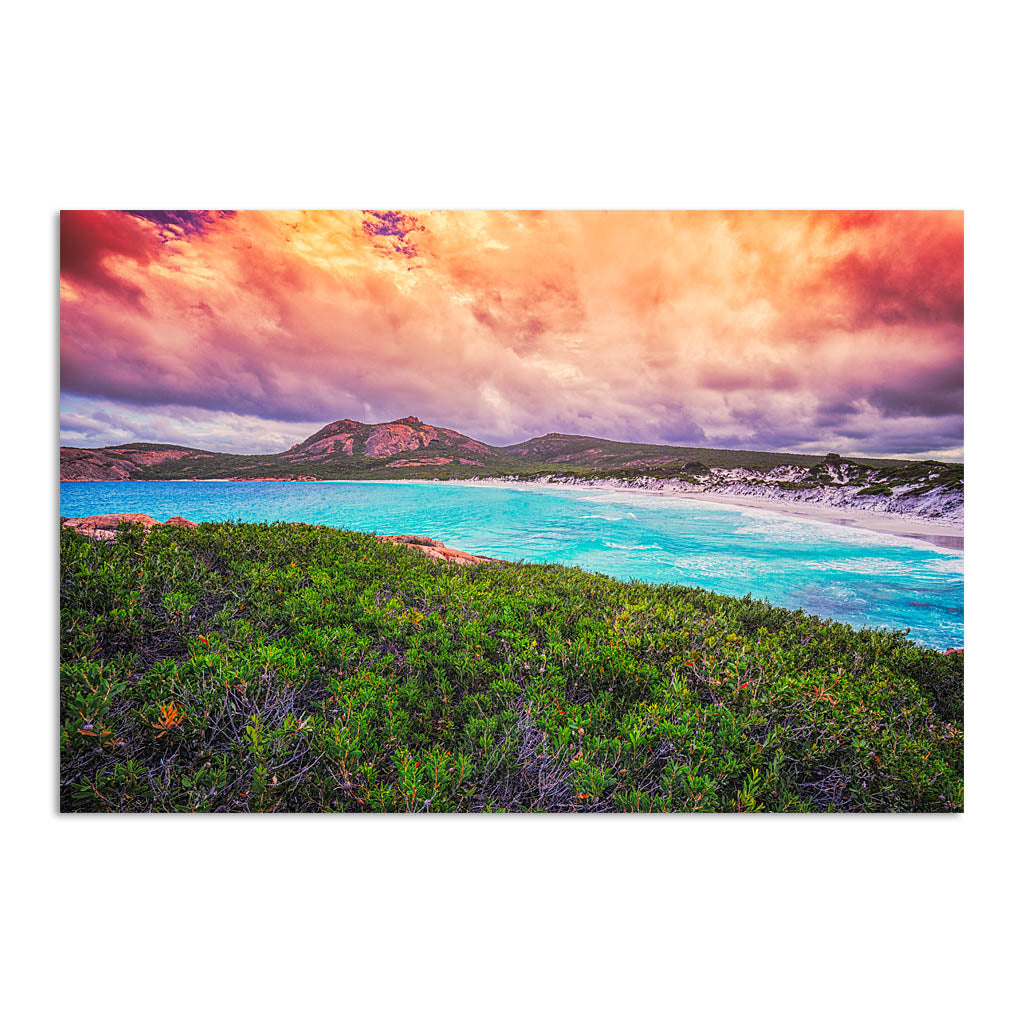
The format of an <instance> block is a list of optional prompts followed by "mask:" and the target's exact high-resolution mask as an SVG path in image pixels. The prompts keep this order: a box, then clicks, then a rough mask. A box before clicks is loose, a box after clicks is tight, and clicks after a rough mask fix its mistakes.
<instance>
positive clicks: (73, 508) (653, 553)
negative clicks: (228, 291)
mask: <svg viewBox="0 0 1024 1024" xmlns="http://www.w3.org/2000/svg"><path fill="white" fill-rule="evenodd" d="M60 502H61V515H62V516H85V515H98V514H100V513H104V512H145V513H148V514H149V515H151V516H155V517H156V518H158V519H167V518H168V517H169V516H172V515H181V516H184V517H185V518H186V519H192V520H194V521H196V522H204V521H217V520H225V519H238V520H244V521H247V522H263V521H269V522H273V521H275V520H280V521H284V522H306V523H321V524H324V525H326V526H340V527H345V528H347V529H351V530H363V531H367V532H377V533H414V534H419V535H421V536H422V535H426V536H430V537H435V538H437V539H438V540H442V541H444V542H445V543H446V544H448V545H449V546H450V547H455V548H461V549H462V550H464V551H471V552H473V553H475V554H482V555H493V556H495V557H498V558H508V559H523V560H525V561H531V562H562V563H564V564H566V565H577V566H580V567H582V568H584V569H591V570H594V571H596V572H603V573H607V574H608V575H610V576H616V577H619V578H620V579H637V580H643V581H644V582H647V583H679V584H686V585H690V586H700V587H707V588H708V589H710V590H715V591H717V592H718V593H721V594H729V595H732V596H737V597H739V596H742V595H744V594H747V593H750V594H752V595H753V596H754V597H759V598H765V599H766V600H769V601H771V602H772V603H774V604H777V605H782V606H784V607H786V608H803V609H804V610H805V611H807V612H811V613H812V614H815V615H821V616H824V617H827V618H833V619H837V620H839V621H841V622H848V623H851V624H852V625H855V626H874V627H879V628H900V629H902V628H909V629H910V635H911V637H912V638H913V639H915V640H917V641H918V642H919V643H922V644H927V645H928V646H932V647H939V648H946V647H961V646H963V598H964V582H963V556H962V555H961V554H960V553H958V552H951V551H943V550H937V549H935V548H933V547H931V546H929V545H927V544H924V543H922V542H920V541H915V540H910V539H906V538H900V537H893V536H889V535H887V534H880V533H873V532H871V531H868V530H860V529H855V528H851V527H847V526H840V525H834V524H831V523H821V522H817V521H815V520H812V519H807V518H804V517H795V516H786V515H783V514H781V513H777V512H767V511H762V510H760V509H744V508H729V507H726V506H722V505H714V504H711V503H709V502H708V503H703V502H698V501H689V500H686V499H684V498H672V497H666V496H663V495H659V494H644V493H632V492H620V491H603V490H590V489H587V490H582V489H581V490H579V491H574V490H570V489H557V488H546V487H531V486H518V487H517V486H514V485H513V486H508V487H495V486H473V485H467V484H440V483H426V482H419V481H417V482H408V483H406V482H402V483H380V482H367V483H308V484H307V483H292V482H286V483H283V482H254V483H245V482H227V481H223V482H222V481H195V482H192V481H187V482H186V481H182V482H173V483H164V482H143V481H135V482H121V483H64V484H61V485H60Z"/></svg>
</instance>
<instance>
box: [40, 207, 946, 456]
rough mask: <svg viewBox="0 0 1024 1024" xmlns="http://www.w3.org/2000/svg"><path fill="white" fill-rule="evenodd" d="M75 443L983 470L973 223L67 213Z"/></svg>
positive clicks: (884, 216) (575, 215)
mask: <svg viewBox="0 0 1024 1024" xmlns="http://www.w3.org/2000/svg"><path fill="white" fill-rule="evenodd" d="M60 227H61V232H60V234H61V251H60V262H61V277H60V295H61V314H60V319H61V340H60V349H61V351H60V357H61V358H60V367H61V422H60V433H61V443H62V444H66V445H78V446H85V447H96V446H99V445H106V444H115V443H120V442H125V441H170V442H176V443H180V444H190V445H196V446H198V447H202V448H209V449H214V450H219V451H232V452H272V451H281V450H283V449H285V448H287V447H289V446H290V445H292V444H294V443H295V442H297V441H299V440H301V439H302V438H304V437H306V436H308V435H309V434H311V433H313V432H314V431H316V430H317V429H319V428H320V427H321V426H323V424H324V423H326V422H328V421H330V420H335V419H341V418H346V417H348V418H352V419H358V420H363V421H366V422H381V421H385V420H390V419H394V418H398V417H402V416H407V415H415V416H419V417H420V418H421V419H422V420H424V421H426V422H428V423H432V424H435V425H438V426H446V427H451V428H453V429H456V430H459V431H462V432H463V433H466V434H469V435H471V436H473V437H476V438H479V439H480V440H483V441H487V442H489V443H491V444H511V443H513V442H516V441H521V440H525V439H526V438H528V437H531V436H535V435H537V434H543V433H547V432H548V431H561V432H566V433H580V434H593V435H597V436H599V437H607V438H614V439H622V440H637V441H650V442H664V443H669V444H685V445H701V446H710V447H723V448H754V449H769V450H782V451H797V452H802V451H808V452H825V451H839V452H842V453H844V454H851V455H910V456H913V457H922V458H926V457H937V458H950V459H961V458H962V452H963V215H962V214H961V213H959V212H879V213H858V212H836V213H787V212H752V213H751V212H743V213H721V212H712V211H706V212H704V211H701V212H669V213H658V212H610V213H605V212H569V213H563V212H414V211H407V212H396V211H376V212H365V211H363V212H361V211H340V212H339V211H332V212H316V211H313V212H310V211H305V212H266V211H260V212H254V211H237V212H205V211H204V212H196V211H188V212H186V211H134V212H110V211H103V212H64V213H62V215H61V225H60Z"/></svg>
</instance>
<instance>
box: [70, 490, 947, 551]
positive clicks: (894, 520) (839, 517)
mask: <svg viewBox="0 0 1024 1024" xmlns="http://www.w3.org/2000/svg"><path fill="white" fill-rule="evenodd" d="M61 483H139V484H146V483H190V484H201V483H288V484H292V483H317V484H458V485H460V486H463V487H465V486H470V487H530V488H533V487H548V488H553V489H556V490H573V491H580V490H592V491H602V490H603V491H615V492H619V493H626V494H637V493H642V494H650V495H653V496H656V497H664V498H683V499H686V500H688V501H703V502H707V503H710V504H714V505H725V506H730V507H733V508H749V509H753V510H756V511H761V512H775V513H777V514H778V515H784V516H799V517H802V518H805V519H814V520H817V521H818V522H822V523H829V524H831V525H833V526H849V527H852V528H854V529H861V530H870V531H871V532H873V533H883V534H888V535H889V536H893V537H904V538H906V539H908V540H916V541H919V542H923V543H925V544H931V545H932V546H934V547H939V548H944V549H946V550H952V551H963V550H964V527H963V523H950V522H942V521H938V520H936V521H932V520H926V519H917V518H912V517H910V516H904V515H900V514H899V513H885V512H868V511H865V510H863V509H857V508H849V507H843V506H837V505H822V504H814V506H813V507H808V506H809V505H810V504H811V503H810V502H800V501H778V500H774V499H771V498H763V497H759V496H754V495H743V494H720V493H716V492H710V491H684V490H680V489H676V488H672V489H665V490H653V489H651V488H646V487H622V486H618V487H616V486H614V485H613V484H608V485H597V484H594V485H592V484H570V483H551V482H548V481H540V480H506V479H502V478H500V477H476V478H473V477H470V478H465V479H460V480H437V479H430V478H427V477H420V478H413V479H407V480H304V481H297V480H272V481H257V480H229V479H226V478H207V479H204V480H191V479H187V478H183V479H173V480H64V481H61Z"/></svg>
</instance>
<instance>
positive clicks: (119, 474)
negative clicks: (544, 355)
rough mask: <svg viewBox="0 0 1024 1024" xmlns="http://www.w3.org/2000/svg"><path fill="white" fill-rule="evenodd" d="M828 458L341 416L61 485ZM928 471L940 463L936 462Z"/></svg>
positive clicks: (146, 459)
mask: <svg viewBox="0 0 1024 1024" xmlns="http://www.w3.org/2000/svg"><path fill="white" fill-rule="evenodd" d="M824 458H825V456H823V455H796V454H793V453H787V452H761V451H734V450H731V449H720V448H691V447H681V446H677V445H659V444H642V443H639V442H637V443H634V442H628V441H609V440H607V439H605V438H600V437H589V436H584V435H579V434H562V433H548V434H544V435H542V436H540V437H533V438H530V439H529V440H527V441H521V442H519V443H518V444H513V445H507V446H505V447H497V446H494V445H489V444H485V443H484V442H483V441H477V440H475V439H474V438H472V437H469V436H468V435H466V434H462V433H460V432H459V431H457V430H452V429H450V428H448V427H435V426H432V425H430V424H429V423H424V422H423V421H422V420H420V419H419V418H418V417H416V416H404V417H403V418H401V419H397V420H390V421H388V422H386V423H362V422H360V421H359V420H353V419H339V420H334V421H333V422H331V423H328V424H325V425H324V426H323V427H321V428H320V430H318V431H317V432H316V433H315V434H311V435H310V436H309V437H307V438H306V439H305V440H304V441H301V442H299V443H298V444H296V445H293V446H292V447H291V448H289V449H288V450H287V451H285V452H278V453H276V454H267V455H234V454H230V453H227V452H211V451H206V450H204V449H201V448H192V447H188V446H185V445H178V444H159V443H152V442H133V443H129V444H120V445H108V446H106V447H103V448H75V447H62V448H61V450H60V478H61V480H62V481H101V480H108V481H116V480H170V479H197V480H208V479H221V478H228V479H243V480H257V479H263V480H266V479H274V480H300V479H306V480H326V479H422V478H430V479H438V478H440V479H458V478H469V477H482V476H509V475H517V476H529V475H536V474H544V473H560V474H565V473H569V472H572V471H573V470H579V471H581V472H585V473H587V474H608V473H616V474H622V473H627V474H636V473H638V472H643V471H651V472H654V473H656V474H658V475H660V476H664V475H666V474H671V473H686V472H689V473H691V474H692V473H693V472H699V471H700V470H701V469H704V468H715V467H719V468H724V469H731V468H745V469H750V470H771V469H775V468H778V467H781V466H793V467H801V468H804V469H812V468H813V467H815V466H816V465H818V464H820V463H821V462H822V460H823V459H824ZM851 461H852V462H853V463H855V464H857V465H860V466H866V467H874V468H882V467H898V466H908V465H909V466H913V465H921V463H915V462H911V461H907V460H893V459H856V460H851ZM928 465H936V464H935V463H928Z"/></svg>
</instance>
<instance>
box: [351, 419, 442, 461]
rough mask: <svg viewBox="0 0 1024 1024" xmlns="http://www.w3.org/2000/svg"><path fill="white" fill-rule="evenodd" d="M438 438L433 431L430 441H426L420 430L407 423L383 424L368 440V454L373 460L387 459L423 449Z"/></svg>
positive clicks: (373, 431)
mask: <svg viewBox="0 0 1024 1024" xmlns="http://www.w3.org/2000/svg"><path fill="white" fill-rule="evenodd" d="M436 437H437V433H436V432H434V431H431V436H430V438H429V440H425V439H424V435H423V434H422V433H421V432H420V431H419V430H416V429H414V428H413V427H411V426H409V424H407V423H381V424H380V425H379V426H376V427H374V428H373V430H371V431H370V436H369V437H368V438H367V439H366V454H367V455H368V456H369V457H370V458H371V459H386V458H387V457H388V456H389V455H397V454H398V453H399V452H408V451H414V450H415V449H417V448H422V447H424V446H425V445H427V444H429V443H430V441H433V440H434V438H436Z"/></svg>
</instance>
